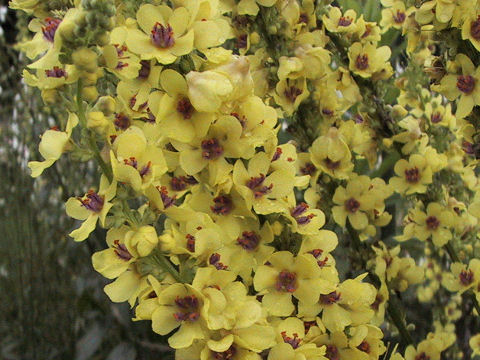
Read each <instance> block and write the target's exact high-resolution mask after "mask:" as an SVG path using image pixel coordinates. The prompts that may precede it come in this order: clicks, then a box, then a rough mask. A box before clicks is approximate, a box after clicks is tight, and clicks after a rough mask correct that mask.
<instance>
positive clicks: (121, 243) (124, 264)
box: [92, 225, 136, 279]
mask: <svg viewBox="0 0 480 360" xmlns="http://www.w3.org/2000/svg"><path fill="white" fill-rule="evenodd" d="M128 231H130V228H129V227H128V226H125V225H122V226H121V227H120V228H112V229H110V230H108V232H107V245H108V248H107V249H105V250H102V251H97V252H96V253H94V254H93V256H92V263H93V268H94V269H95V270H96V271H98V272H99V273H100V274H102V275H103V276H105V277H106V278H107V279H115V278H117V277H118V276H120V275H121V274H123V273H124V272H125V271H126V270H127V269H128V268H129V266H130V264H131V263H133V262H134V261H135V260H136V256H135V255H134V254H133V251H132V252H131V251H129V249H128V245H127V244H126V243H125V234H126V233H127V232H128Z"/></svg>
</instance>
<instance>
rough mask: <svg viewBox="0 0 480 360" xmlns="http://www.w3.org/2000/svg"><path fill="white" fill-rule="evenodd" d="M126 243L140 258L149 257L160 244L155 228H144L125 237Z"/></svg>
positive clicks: (130, 232)
mask: <svg viewBox="0 0 480 360" xmlns="http://www.w3.org/2000/svg"><path fill="white" fill-rule="evenodd" d="M125 243H126V244H127V246H128V248H129V249H136V251H137V252H138V255H139V256H140V257H144V256H147V255H148V254H150V253H151V252H152V250H153V249H154V248H155V247H156V246H157V244H158V236H157V232H156V231H155V228H154V227H153V226H142V227H140V228H139V229H138V230H136V231H129V232H128V233H127V234H126V235H125Z"/></svg>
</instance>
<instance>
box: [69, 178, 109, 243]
mask: <svg viewBox="0 0 480 360" xmlns="http://www.w3.org/2000/svg"><path fill="white" fill-rule="evenodd" d="M116 191H117V182H116V181H115V180H113V181H112V182H111V183H109V182H108V179H107V178H106V177H105V176H104V175H102V178H101V179H100V189H99V191H98V193H97V192H95V191H93V190H90V191H89V192H88V193H87V194H85V196H84V197H81V198H76V197H72V198H70V199H68V201H67V203H66V204H65V209H66V211H67V215H68V216H70V217H72V218H74V219H77V220H85V221H84V222H83V223H82V225H81V226H80V227H79V228H78V229H76V230H73V231H72V232H71V233H70V234H69V235H70V236H71V237H73V238H74V239H75V241H83V240H85V239H86V238H87V237H88V235H90V233H91V232H92V231H93V230H94V229H95V226H96V225H97V220H100V224H101V225H102V226H105V218H106V217H107V214H108V212H109V210H110V208H111V207H112V206H113V204H112V203H111V202H109V201H110V200H111V199H112V198H113V197H114V196H115V194H116Z"/></svg>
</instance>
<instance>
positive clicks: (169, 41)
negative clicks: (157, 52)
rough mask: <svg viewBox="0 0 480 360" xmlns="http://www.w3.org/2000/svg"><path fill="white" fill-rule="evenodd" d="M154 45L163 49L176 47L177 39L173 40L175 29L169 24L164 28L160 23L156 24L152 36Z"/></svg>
mask: <svg viewBox="0 0 480 360" xmlns="http://www.w3.org/2000/svg"><path fill="white" fill-rule="evenodd" d="M150 39H151V41H152V44H153V45H155V46H156V47H158V48H161V49H168V48H171V47H172V46H173V45H175V39H174V38H173V29H172V27H171V26H170V25H169V24H167V26H163V25H162V24H160V23H159V22H157V23H155V25H154V26H153V29H152V33H151V34H150Z"/></svg>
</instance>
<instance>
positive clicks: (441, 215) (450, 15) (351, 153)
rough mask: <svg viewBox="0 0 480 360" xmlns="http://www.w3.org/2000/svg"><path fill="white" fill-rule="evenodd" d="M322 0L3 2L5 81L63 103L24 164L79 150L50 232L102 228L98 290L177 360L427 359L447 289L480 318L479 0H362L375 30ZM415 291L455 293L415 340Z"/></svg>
mask: <svg viewBox="0 0 480 360" xmlns="http://www.w3.org/2000/svg"><path fill="white" fill-rule="evenodd" d="M368 2H370V3H371V1H368ZM331 3H332V2H331V1H328V0H322V1H314V0H240V1H238V0H236V1H235V0H169V1H166V0H165V1H162V0H151V1H135V0H126V1H120V0H117V1H114V0H82V1H80V0H75V1H73V0H64V1H59V0H57V1H39V0H12V1H11V2H10V6H11V7H12V8H14V9H20V10H23V11H25V12H27V13H28V14H29V15H31V16H32V20H31V21H30V24H29V29H30V30H31V31H32V32H34V33H35V35H33V38H31V39H25V41H23V42H22V43H20V44H19V45H18V47H19V49H20V50H22V51H23V52H25V54H26V56H27V57H28V58H30V59H32V61H34V62H33V63H32V64H31V65H30V66H29V67H28V69H26V70H24V73H23V75H24V80H25V82H26V83H27V84H28V85H30V86H34V87H37V88H38V89H40V91H41V94H42V98H43V100H44V102H45V104H46V105H48V106H51V107H57V108H59V107H61V108H62V109H63V112H64V114H65V116H64V118H63V119H62V118H60V119H59V122H60V123H59V124H57V126H55V127H53V128H51V129H49V130H46V131H45V133H44V135H43V136H42V139H41V142H40V147H39V150H40V154H41V155H42V157H43V158H44V160H43V161H32V162H30V163H29V167H30V169H31V171H32V176H34V177H37V176H39V175H41V173H42V172H43V171H44V170H45V169H47V168H48V167H50V166H52V165H53V164H54V163H55V161H56V160H58V159H59V158H60V157H61V156H62V154H64V153H67V152H68V153H70V154H71V158H72V159H76V160H81V161H88V160H90V159H94V160H95V161H96V163H97V165H98V166H99V168H100V169H101V173H102V175H101V179H100V183H99V186H98V188H92V189H90V190H88V192H87V193H86V194H85V195H84V196H82V197H72V198H70V199H69V200H68V201H67V203H66V211H67V214H68V215H69V216H71V217H72V218H74V219H77V220H80V221H82V222H81V225H80V226H79V227H78V228H77V229H75V230H74V231H72V232H71V233H70V236H71V237H73V238H74V239H75V240H76V241H83V240H85V239H86V238H88V236H89V234H90V233H91V232H92V231H93V230H94V229H95V228H96V226H97V222H98V223H99V225H100V226H101V227H103V228H107V229H108V231H107V235H106V243H107V246H108V247H107V248H106V249H105V250H103V251H99V252H97V253H95V254H94V255H93V266H94V268H95V269H96V270H97V271H98V272H100V273H101V274H102V275H103V276H105V277H106V278H108V279H112V280H114V281H113V282H111V283H110V284H109V285H107V286H106V287H105V293H106V294H107V295H108V296H109V297H110V299H111V300H112V301H114V302H124V301H128V302H129V304H130V305H131V307H132V308H135V310H134V311H135V317H134V320H149V321H151V323H152V329H153V331H155V332H156V333H158V334H160V335H169V338H168V343H169V345H170V346H171V347H172V348H174V349H176V358H177V359H179V360H188V359H192V360H193V359H201V360H207V359H217V360H218V359H232V360H233V359H247V360H248V359H252V360H253V359H262V358H263V359H269V360H294V359H295V360H300V359H305V360H315V359H317V360H320V359H329V360H341V359H349V360H368V359H371V360H373V359H379V358H382V359H394V360H401V359H405V360H428V359H430V360H437V359H440V356H441V353H442V352H444V351H450V350H447V349H449V348H450V349H451V347H452V345H453V344H454V343H455V342H456V334H455V326H454V321H456V320H457V319H459V318H460V317H461V316H462V315H461V314H459V311H458V309H459V308H460V307H461V303H462V301H464V302H467V303H468V304H470V305H469V306H470V307H473V306H475V308H476V311H478V310H480V308H479V307H478V301H480V260H478V259H476V258H475V255H476V254H477V253H478V249H477V247H478V246H476V245H475V244H476V241H477V235H476V231H477V230H478V228H479V226H480V223H479V220H480V183H479V182H478V179H477V177H476V166H477V158H480V150H479V147H478V143H477V141H478V136H477V130H476V129H477V128H478V127H479V125H477V123H478V122H477V121H475V120H474V119H475V117H476V116H478V114H479V113H478V112H477V109H475V108H474V107H475V106H476V105H480V95H479V94H480V71H479V70H478V69H479V68H478V66H480V60H479V59H480V57H479V53H478V51H480V2H478V1H476V0H457V1H455V0H431V1H422V2H421V4H417V1H413V0H382V1H381V4H382V6H383V9H382V11H381V20H380V21H378V23H377V22H375V21H368V20H372V19H368V18H365V17H366V16H365V17H364V15H361V14H357V13H356V12H355V11H354V10H353V9H342V8H339V7H336V6H333V5H332V4H331ZM374 3H375V2H374ZM374 6H377V4H374ZM388 34H390V35H391V34H394V35H396V36H398V38H397V39H400V40H401V39H402V36H406V38H407V43H406V52H405V53H404V54H403V55H402V56H404V59H403V60H401V61H400V60H398V51H397V49H395V46H396V45H395V46H394V45H393V44H388V43H385V41H384V40H383V39H385V37H386V36H387V35H388ZM442 36H443V38H442ZM442 39H443V40H442ZM447 40H448V41H447ZM442 41H443V42H442ZM398 46H399V47H400V46H401V45H398ZM400 51H402V49H400ZM392 54H396V55H395V56H396V57H395V59H397V60H396V62H395V63H393V62H391V60H390V59H391V57H392ZM407 54H408V59H407ZM407 60H408V61H407ZM405 64H408V65H405ZM456 100H457V101H456ZM455 101H456V102H455ZM453 110H454V111H453ZM64 119H65V120H64ZM395 205H396V206H395ZM386 209H388V210H389V211H386ZM402 217H404V221H403V224H400V223H401V218H402ZM392 218H393V219H394V220H392ZM395 226H397V227H402V229H401V230H400V232H401V234H396V235H397V236H395V237H393V236H390V239H388V240H389V241H387V239H386V237H387V236H386V235H385V234H388V231H390V233H391V231H392V230H391V228H392V227H393V228H394V231H395ZM388 228H390V230H388ZM384 229H386V230H384ZM394 235H395V234H394ZM393 238H395V239H393ZM411 239H417V240H419V242H417V247H418V246H420V249H421V254H420V256H417V257H416V258H414V257H412V256H411V255H410V254H409V251H408V249H409V248H408V247H405V248H404V249H403V248H402V247H403V246H404V244H409V243H411V242H406V243H403V242H404V241H409V240H411ZM339 240H340V241H339ZM395 240H396V241H399V242H402V244H401V246H402V247H401V246H400V245H397V246H395V242H394V241H395ZM387 244H389V246H387ZM339 245H342V246H343V247H342V249H346V250H347V248H350V249H349V251H350V252H351V253H353V256H351V257H349V260H348V261H345V260H344V262H345V264H344V265H343V267H345V266H346V267H347V268H349V269H350V271H349V272H346V271H340V267H339V266H337V262H336V260H335V258H334V255H335V256H341V255H342V254H341V253H340V252H338V251H337V252H335V249H336V248H338V246H339ZM448 256H449V257H448ZM467 263H468V265H467ZM450 265H451V266H450ZM445 266H447V268H445ZM345 274H349V275H348V276H345ZM415 284H420V286H419V287H418V291H417V297H418V301H419V302H431V301H432V299H434V298H435V297H437V296H440V295H442V296H443V297H449V296H450V295H448V293H447V292H446V291H445V290H448V291H449V292H452V293H454V294H456V296H452V297H451V299H450V300H448V302H447V303H446V304H443V305H442V304H440V305H441V306H444V308H445V309H447V310H445V309H444V308H441V309H440V310H441V311H440V312H435V313H434V314H433V317H434V320H435V322H434V328H432V329H430V330H432V332H430V333H428V335H426V337H425V338H421V339H420V340H421V341H419V342H418V344H414V343H413V340H412V337H411V335H410V333H409V332H410V331H411V330H412V326H407V324H406V322H405V319H404V316H403V314H402V311H401V305H402V303H401V300H400V296H399V294H400V293H403V292H405V291H407V290H408V289H409V288H411V286H413V285H415ZM461 294H464V296H463V300H462V298H461V297H460V295H461ZM386 311H387V312H388V315H389V317H388V319H387V318H386V315H385V313H386ZM421 315H422V314H420V316H421ZM467 315H468V314H467ZM477 316H478V313H477ZM395 328H396V329H397V330H395ZM477 332H479V330H478V329H477ZM384 334H388V336H389V341H391V342H392V344H390V345H388V349H387V346H386V345H385V344H384V342H383V340H382V339H383V337H384ZM392 334H393V335H392ZM468 334H471V333H470V332H468ZM397 335H398V336H397ZM417 340H418V339H417ZM462 341H463V339H462ZM469 341H470V346H471V348H472V349H473V351H474V353H476V354H477V353H478V354H480V334H479V335H476V336H472V337H471V338H470V340H469ZM399 342H401V343H402V344H403V345H408V347H406V349H404V351H397V349H396V347H395V346H394V345H395V343H399ZM402 354H403V355H402ZM449 354H450V357H449V358H452V359H453V358H455V359H457V358H458V359H460V358H462V352H461V351H460V350H459V348H456V350H453V351H450V353H449Z"/></svg>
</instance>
